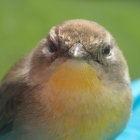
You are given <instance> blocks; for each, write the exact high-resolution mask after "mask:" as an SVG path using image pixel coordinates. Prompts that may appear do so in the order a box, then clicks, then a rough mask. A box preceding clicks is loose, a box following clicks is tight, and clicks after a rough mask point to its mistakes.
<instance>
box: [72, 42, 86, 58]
mask: <svg viewBox="0 0 140 140" xmlns="http://www.w3.org/2000/svg"><path fill="white" fill-rule="evenodd" d="M87 54H88V53H87V51H86V50H85V49H84V46H83V45H82V44H81V43H75V44H74V45H73V46H72V47H71V48H70V49H69V55H70V56H72V57H75V58H81V57H84V56H86V55H87Z"/></svg>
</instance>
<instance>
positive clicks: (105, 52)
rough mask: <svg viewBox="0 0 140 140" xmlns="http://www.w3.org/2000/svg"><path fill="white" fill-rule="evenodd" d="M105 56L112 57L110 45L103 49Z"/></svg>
mask: <svg viewBox="0 0 140 140" xmlns="http://www.w3.org/2000/svg"><path fill="white" fill-rule="evenodd" d="M103 55H104V56H110V55H111V47H110V45H108V46H106V47H104V48H103Z"/></svg>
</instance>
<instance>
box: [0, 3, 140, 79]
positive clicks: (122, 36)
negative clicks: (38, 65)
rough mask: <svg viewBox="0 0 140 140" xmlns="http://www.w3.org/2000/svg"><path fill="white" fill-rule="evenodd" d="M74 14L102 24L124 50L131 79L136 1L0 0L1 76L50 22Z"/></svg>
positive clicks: (138, 49) (139, 25) (137, 70)
mask: <svg viewBox="0 0 140 140" xmlns="http://www.w3.org/2000/svg"><path fill="white" fill-rule="evenodd" d="M77 18H78V19H79V18H80V19H81V18H82V19H88V20H93V21H96V22H98V23H100V24H101V25H103V26H105V27H106V28H107V29H108V30H109V31H110V32H111V33H112V34H113V36H114V37H115V38H116V40H117V42H118V44H119V46H120V48H121V49H122V50H123V52H124V55H125V57H126V59H127V61H128V64H129V68H130V74H131V77H132V79H135V78H139V77H140V62H139V61H140V39H139V38H140V2H139V1H133V0H129V1H127V0H125V1H123V0H122V1H121V0H120V1H113V0H112V1H111V0H108V1H107V0H106V1H105V0H101V1H100V0H95V1H94V0H39V1H35V0H0V78H2V77H3V75H4V74H5V73H6V71H7V70H8V69H9V68H10V66H11V65H12V64H13V63H15V62H16V60H18V59H19V58H20V57H21V56H23V55H24V54H26V53H27V52H28V51H30V50H31V49H32V48H33V47H34V46H35V45H36V44H37V43H38V41H39V40H40V39H42V38H43V37H44V36H46V35H47V32H48V31H49V29H50V28H51V27H52V26H54V25H56V24H58V23H61V22H63V21H64V20H68V19H77Z"/></svg>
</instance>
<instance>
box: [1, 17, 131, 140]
mask: <svg viewBox="0 0 140 140" xmlns="http://www.w3.org/2000/svg"><path fill="white" fill-rule="evenodd" d="M132 103H133V99H132V95H131V88H130V76H129V70H128V65H127V62H126V60H125V58H124V56H123V53H122V51H121V50H120V49H119V47H118V45H117V42H116V40H115V39H114V37H113V36H112V35H111V33H110V32H109V31H108V30H107V29H105V27H103V26H102V25H99V24H98V23H96V22H94V21H89V20H84V19H72V20H68V21H64V22H62V23H60V24H58V25H56V26H54V27H52V28H51V29H50V31H49V32H48V34H47V36H46V37H45V38H44V39H42V40H41V41H40V42H39V43H38V45H37V46H36V47H35V48H34V49H33V50H32V51H31V52H29V53H28V54H27V55H25V56H24V57H22V58H21V59H20V60H19V61H17V63H15V64H14V65H13V66H12V68H11V69H10V70H9V72H8V73H7V74H6V75H5V76H4V78H3V79H2V80H1V83H0V136H1V137H2V138H3V139H4V140H15V139H17V140H30V139H34V140H112V139H114V138H115V137H116V136H117V135H119V134H120V133H121V131H123V129H124V128H125V126H126V124H127V122H128V120H129V117H130V115H131V108H132Z"/></svg>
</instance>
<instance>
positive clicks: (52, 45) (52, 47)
mask: <svg viewBox="0 0 140 140" xmlns="http://www.w3.org/2000/svg"><path fill="white" fill-rule="evenodd" d="M48 50H49V52H50V53H54V52H56V51H57V45H56V44H55V43H53V42H49V43H48Z"/></svg>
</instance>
